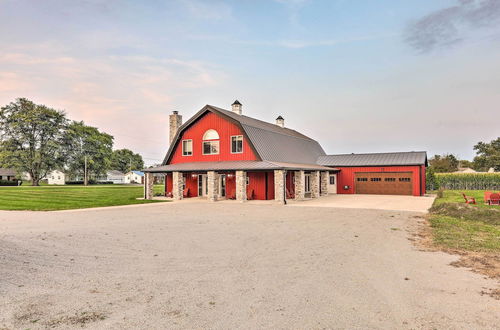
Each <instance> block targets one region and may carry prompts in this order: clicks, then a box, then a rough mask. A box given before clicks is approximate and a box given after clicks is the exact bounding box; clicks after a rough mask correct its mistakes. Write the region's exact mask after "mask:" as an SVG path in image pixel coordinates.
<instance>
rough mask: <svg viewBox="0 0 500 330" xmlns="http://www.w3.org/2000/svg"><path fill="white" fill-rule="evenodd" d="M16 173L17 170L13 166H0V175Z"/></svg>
mask: <svg viewBox="0 0 500 330" xmlns="http://www.w3.org/2000/svg"><path fill="white" fill-rule="evenodd" d="M16 174H17V172H16V170H15V169H13V168H0V175H4V176H15V175H16Z"/></svg>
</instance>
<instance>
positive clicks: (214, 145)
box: [203, 129, 219, 155]
mask: <svg viewBox="0 0 500 330" xmlns="http://www.w3.org/2000/svg"><path fill="white" fill-rule="evenodd" d="M203 154H204V155H217V154H219V134H218V133H217V131H216V130H213V129H209V130H208V131H206V132H205V134H203Z"/></svg>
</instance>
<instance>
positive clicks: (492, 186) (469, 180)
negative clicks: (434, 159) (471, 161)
mask: <svg viewBox="0 0 500 330" xmlns="http://www.w3.org/2000/svg"><path fill="white" fill-rule="evenodd" d="M435 176H436V182H437V184H438V185H439V187H441V188H443V189H451V190H462V189H463V190H500V173H437V174H435Z"/></svg>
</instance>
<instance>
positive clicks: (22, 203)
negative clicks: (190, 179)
mask: <svg viewBox="0 0 500 330" xmlns="http://www.w3.org/2000/svg"><path fill="white" fill-rule="evenodd" d="M143 189H144V188H143V187H142V186H128V185H95V186H87V187H84V186H70V185H67V186H41V187H29V186H21V187H0V210H33V211H53V210H68V209H81V208H88V207H101V206H114V205H128V204H144V203H155V202H158V201H149V200H138V199H137V198H138V197H142V196H143V191H144V190H143ZM163 189H164V187H163V185H155V186H154V191H155V193H160V192H162V191H163Z"/></svg>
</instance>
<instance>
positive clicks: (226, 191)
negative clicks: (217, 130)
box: [144, 161, 337, 203]
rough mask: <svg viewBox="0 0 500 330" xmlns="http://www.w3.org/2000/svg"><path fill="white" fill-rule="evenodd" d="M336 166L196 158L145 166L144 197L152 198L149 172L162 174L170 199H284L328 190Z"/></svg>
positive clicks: (277, 200) (311, 196)
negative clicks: (208, 160)
mask: <svg viewBox="0 0 500 330" xmlns="http://www.w3.org/2000/svg"><path fill="white" fill-rule="evenodd" d="M330 172H337V170H336V169H332V168H328V167H324V166H319V165H315V164H289V163H275V162H268V161H241V162H200V163H183V164H172V165H165V166H160V167H156V168H151V169H147V170H145V180H144V198H146V199H152V198H153V192H152V187H153V185H152V176H153V174H154V173H162V174H164V175H165V192H164V194H165V196H166V197H170V198H172V199H173V200H182V199H186V198H205V199H207V200H208V201H211V202H215V201H220V200H236V201H240V202H245V201H248V200H273V201H276V202H278V203H286V201H287V200H302V199H308V198H319V197H320V196H324V195H327V194H328V180H329V173H330Z"/></svg>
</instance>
